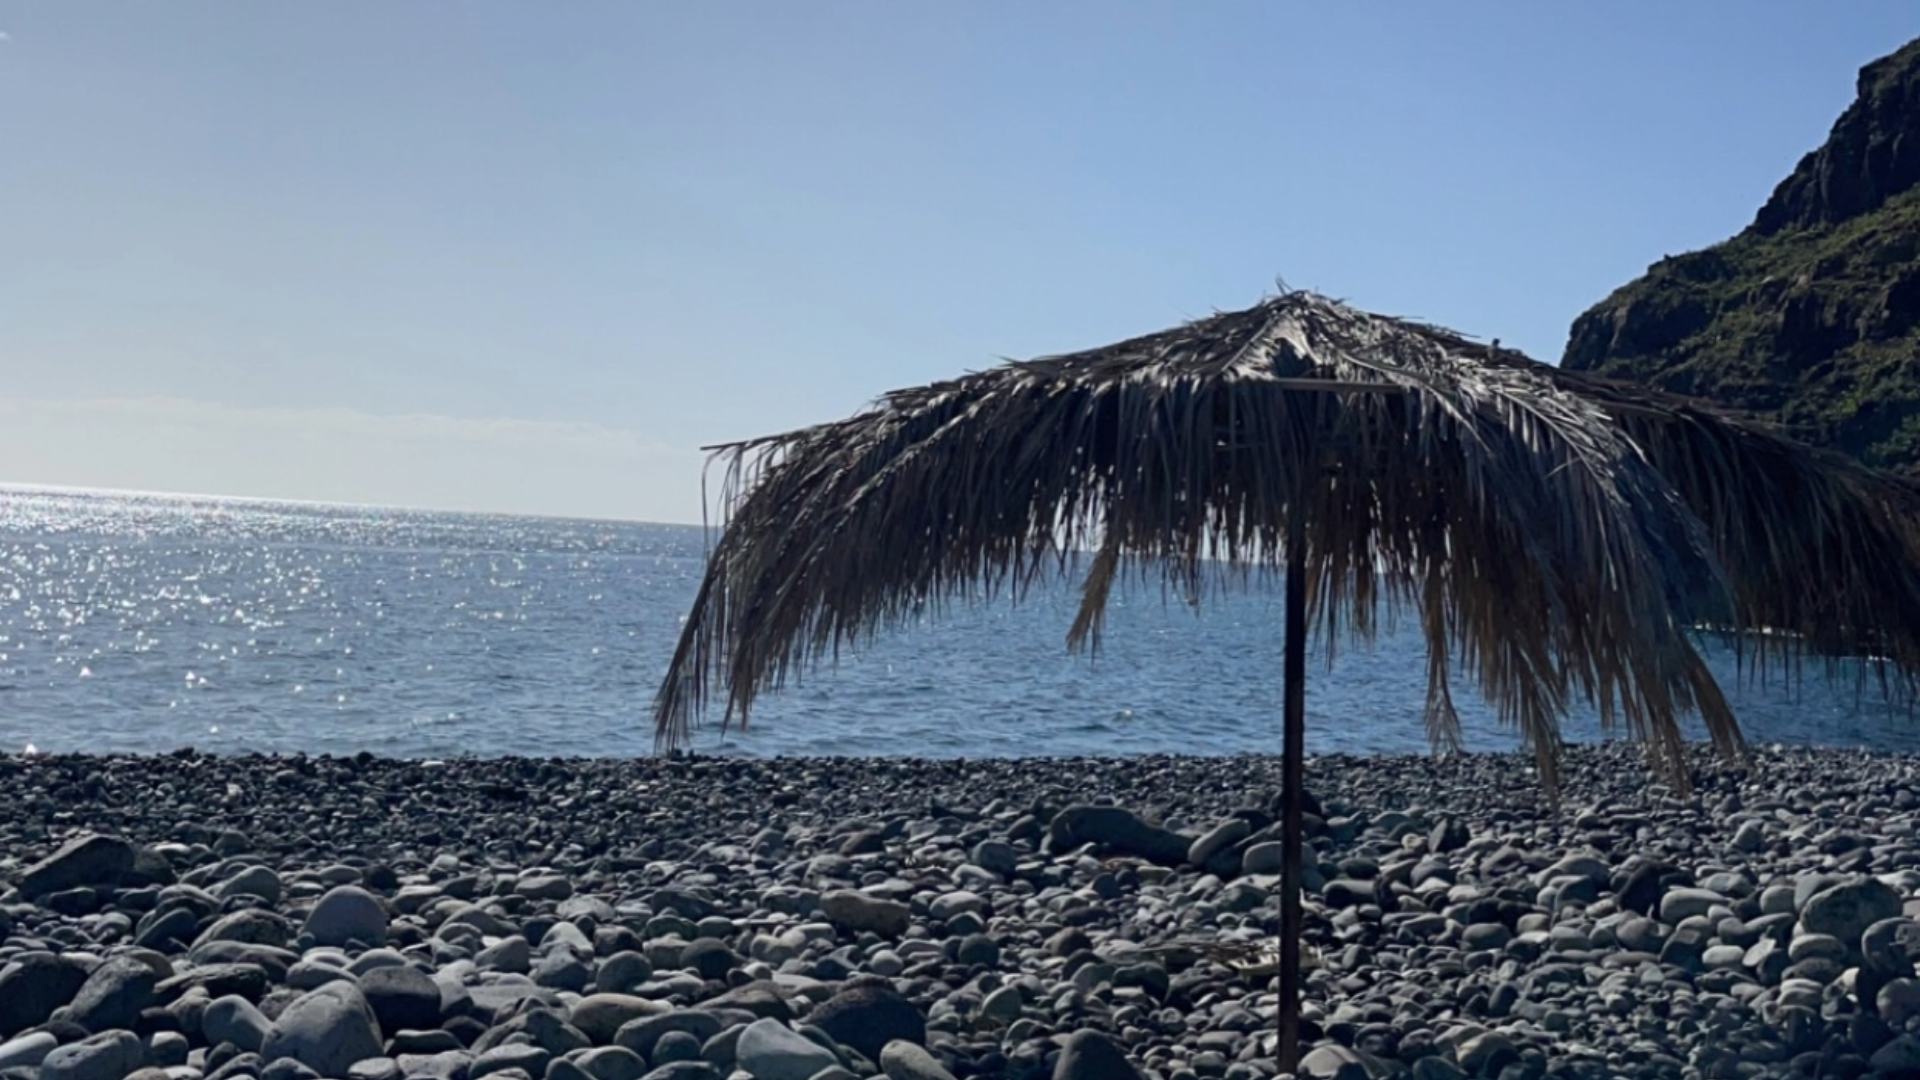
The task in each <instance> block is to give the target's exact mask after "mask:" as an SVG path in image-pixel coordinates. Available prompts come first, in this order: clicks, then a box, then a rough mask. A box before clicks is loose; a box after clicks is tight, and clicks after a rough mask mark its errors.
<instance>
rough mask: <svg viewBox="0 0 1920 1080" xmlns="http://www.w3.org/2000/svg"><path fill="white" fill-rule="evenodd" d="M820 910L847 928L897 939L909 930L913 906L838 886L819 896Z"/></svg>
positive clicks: (843, 927)
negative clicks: (838, 887)
mask: <svg viewBox="0 0 1920 1080" xmlns="http://www.w3.org/2000/svg"><path fill="white" fill-rule="evenodd" d="M820 913H821V914H822V915H825V916H826V917H827V919H828V921H830V922H832V923H833V924H834V925H836V926H839V927H840V928H842V929H844V930H850V931H852V932H854V933H856V934H858V933H873V934H878V935H880V936H881V937H888V938H894V937H899V936H900V935H902V934H904V933H906V932H907V926H908V924H909V923H910V922H911V921H912V918H913V909H912V908H909V907H908V906H907V905H905V904H903V903H900V902H899V901H897V900H886V899H883V898H881V897H877V896H869V895H867V894H866V893H863V892H858V891H856V890H853V889H836V890H834V891H833V892H829V893H827V894H825V895H823V896H821V898H820Z"/></svg>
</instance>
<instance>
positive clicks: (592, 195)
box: [0, 0, 1920, 521]
mask: <svg viewBox="0 0 1920 1080" xmlns="http://www.w3.org/2000/svg"><path fill="white" fill-rule="evenodd" d="M1917 25H1920V24H1916V21H1915V20H1914V18H1913V7H1912V4H1911V0H1879V2H1873V0H1850V2H1848V3H1845V4H1812V3H1806V2H1804V0H1776V2H1757V0H1743V2H1741V3H1737V4H1736V3H1732V2H1730V0H1722V2H1718V3H1713V2H1708V3H1693V4H1675V3H1672V2H1670V0H1650V2H1641V3H1622V2H1614V3H1607V4H1581V5H1573V4H1558V3H1554V4H1544V3H1534V2H1522V0H1510V2H1506V3H1471V2H1450V3H1446V4H1433V3H1426V2H1403V3H1385V2H1382V3H1306V2H1298V3H1290V2H1280V0H1262V2H1244V3H1229V2H1225V0H1208V2H1206V3H1177V2H1173V0H1163V2H1153V3H1144V2H1143V3H1132V2H1122V0H1097V2H1086V3H1070V2H1057V0H1056V2H1049V3H1044V4H1035V3H1026V2H1012V0H1006V2H990V0H970V2H967V3H947V4H925V3H898V2H880V0H873V2H853V0H813V2H808V3H792V2H787V0H767V2H761V3H749V2H744V0H743V2H725V3H695V2H681V3H672V2H668V0H660V2H647V3H626V2H622V3H603V4H595V3H585V2H569V3H566V4H533V3H515V4H496V3H479V2H472V0H462V2H460V3H452V2H439V3H424V2H422V3H406V4H391V3H359V4H355V3H341V2H337V0H336V2H328V3H314V4H299V5H295V4H252V3H239V2H227V3H214V2H201V3H175V4H112V5H108V4H93V3H84V2H61V3H46V2H38V0H35V2H29V0H0V376H3V378H0V481H11V482H27V483H43V484H75V485H86V486H104V487H130V488H139V489H151V490H172V491H188V492H199V493H217V494H238V495H256V496H269V497H286V498H301V499H324V500H334V501H348V502H377V503H394V504H403V505H413V506H429V507H452V508H468V509H492V510H508V511H520V512H530V513H557V514H578V515H587V516H599V517H621V518H637V519H641V520H654V521H694V520H698V519H699V516H700V472H701V463H702V461H703V457H702V455H701V454H700V453H699V451H698V449H697V448H698V447H699V446H701V445H702V444H706V443H712V442H716V441H721V440H726V439H731V438H738V437H744V436H750V435H758V434H765V433H770V432H773V431H779V430H784V429H787V428H791V427H797V426H800V425H804V424H808V423H813V422H816V421H821V420H828V419H832V418H835V417H837V416H840V415H842V414H845V413H848V412H851V411H853V410H855V409H857V408H859V407H861V406H862V405H864V404H865V403H867V402H868V401H870V400H871V399H872V398H873V397H875V396H876V395H877V394H879V393H880V392H882V391H885V390H888V389H892V388H894V387H898V386H905V385H911V384H915V383H920V382H925V381H928V380H931V379H935V378H939V377H942V376H945V375H950V374H953V373H956V372H959V371H962V370H966V369H971V368H979V367H984V366H988V365H990V364H992V363H994V362H996V360H997V359H998V358H1001V357H1008V356H1015V357H1018V356H1030V355H1035V354H1040V353H1049V352H1061V351H1067V350H1072V349H1077V348H1083V347H1089V346H1093V345H1099V344H1103V343H1106V342H1109V341H1113V340H1117V339H1119V338H1122V337H1127V336H1131V335H1133V334H1136V333H1143V332H1146V331H1150V330H1155V329H1159V328H1161V327H1163V326H1165V325H1168V324H1170V323H1173V322H1176V321H1179V320H1182V319H1185V318H1189V317H1193V316H1197V315H1202V314H1205V313H1207V312H1209V311H1211V310H1213V309H1215V308H1225V307H1237V306H1244V305H1245V304H1248V303H1251V302H1253V301H1255V300H1257V299H1258V298H1259V297H1260V296H1261V295H1262V294H1263V293H1264V292H1266V291H1268V290H1269V289H1270V288H1271V287H1272V285H1273V283H1274V281H1275V279H1276V278H1282V277H1283V278H1284V279H1285V280H1286V281H1287V283H1288V284H1290V285H1294V286H1302V287H1308V288H1314V289H1318V290H1320V291H1323V292H1328V293H1332V294H1334V295H1337V296H1340V297H1343V298H1346V299H1349V300H1351V301H1353V302H1355V303H1357V304H1360V305H1362V306H1364V307H1369V308H1373V309H1376V310H1381V311H1386V312H1390V313H1394V314H1403V315H1414V316H1419V317H1423V318H1427V319H1431V320H1434V321H1438V322H1442V323H1445V324H1447V325H1451V326H1454V327H1456V328H1458V329H1461V330H1465V331H1468V332H1470V333H1475V334H1480V335H1483V336H1489V337H1491V336H1498V337H1500V338H1501V339H1502V340H1503V341H1505V342H1507V343H1509V344H1513V345H1517V346H1519V347H1521V348H1524V349H1526V350H1527V351H1529V352H1531V353H1533V354H1534V355H1536V356H1538V357H1540V358H1542V359H1550V360H1551V359H1557V358H1558V356H1559V353H1560V350H1561V348H1562V346H1563V345H1564V343H1565V340H1566V331H1567V326H1568V324H1569V322H1570V321H1571V320H1572V318H1573V317H1574V316H1575V315H1576V314H1577V313H1579V312H1580V311H1581V310H1583V309H1584V308H1585V307H1587V306H1588V305H1590V304H1592V303H1593V302H1594V301H1596V300H1598V299H1600V298H1601V297H1603V296H1604V295H1606V293H1607V292H1609V291H1610V290H1611V289H1613V288H1614V287H1616V286H1618V285H1620V284H1622V283H1624V282H1625V281H1627V280H1628V279H1630V278H1632V277H1634V276H1635V275H1637V274H1638V273H1639V272H1640V271H1641V270H1642V269H1644V268H1645V266H1646V265H1647V264H1648V263H1650V262H1652V261H1654V260H1656V259H1658V258H1660V257H1662V256H1663V255H1666V254H1670V253H1678V252H1681V251H1685V250H1689V249H1692V248H1696V247H1699V246H1702V245H1704V244H1707V243H1711V242H1713V241H1716V240H1719V239H1721V238H1722V237H1725V236H1727V235H1729V234H1731V233H1733V232H1735V231H1737V230H1738V229H1739V228H1741V227H1742V226H1743V225H1745V224H1746V222H1747V221H1748V220H1749V219H1750V218H1751V216H1752V214H1753V212H1754V210H1755V209H1756V208H1757V207H1758V206H1759V205H1760V203H1761V202H1762V201H1764V200H1765V198H1766V197H1767V195H1768V193H1769V192H1770V191H1771V190H1772V187H1773V185H1774V184H1775V183H1776V182H1777V181H1779V180H1780V179H1781V178H1782V177H1783V176H1785V175H1786V173H1787V172H1788V170H1789V169H1791V168H1792V166H1793V164H1794V163H1795V161H1797V160H1798V159H1799V157H1800V155H1802V154H1803V153H1805V152H1807V151H1808V150H1811V149H1812V148H1813V147H1815V146H1816V145H1818V143H1819V142H1820V140H1821V139H1822V138H1823V137H1824V136H1825V134H1826V131H1827V129H1828V127H1829V126H1830V125H1831V124H1832V122H1833V119H1834V117H1835V116H1836V115H1838V113H1839V112H1840V110H1841V109H1842V108H1844V107H1845V105H1846V104H1847V102H1848V101H1849V100H1851V98H1852V94H1853V85H1854V76H1855V72H1856V69H1857V68H1858V67H1859V66H1860V65H1861V64H1862V63H1864V62H1866V61H1868V60H1870V59H1872V58H1874V57H1876V56H1879V55H1882V54H1884V53H1887V52H1890V51H1892V50H1893V49H1895V48H1897V47H1898V46H1899V45H1901V44H1902V43H1903V42H1904V41H1905V40H1906V39H1907V38H1908V37H1909V36H1911V35H1913V34H1914V33H1915V32H1916V26H1917Z"/></svg>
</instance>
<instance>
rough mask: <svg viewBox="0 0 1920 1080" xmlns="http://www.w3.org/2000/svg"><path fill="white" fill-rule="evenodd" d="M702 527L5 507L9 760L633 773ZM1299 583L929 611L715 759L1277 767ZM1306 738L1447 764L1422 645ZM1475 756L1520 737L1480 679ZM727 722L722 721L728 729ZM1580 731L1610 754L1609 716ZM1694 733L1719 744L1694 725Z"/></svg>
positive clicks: (19, 500)
mask: <svg viewBox="0 0 1920 1080" xmlns="http://www.w3.org/2000/svg"><path fill="white" fill-rule="evenodd" d="M706 540H707V537H706V535H705V534H704V533H703V531H702V530H701V529H699V528H697V527H688V526H675V525H647V524H635V523H622V522H599V521H574V520H557V519H551V518H532V517H510V516H500V515H480V514H457V513H438V512H426V511H406V510H390V509H380V508H372V507H348V506H321V505H311V504H296V503H279V502H263V501H254V500H237V499H212V498H192V497H181V496H171V495H139V494H125V493H108V492H85V491H71V490H53V489H30V488H0V751H9V752H17V751H20V750H22V749H24V748H25V747H27V746H28V745H30V744H31V745H32V746H34V747H36V748H37V749H39V750H41V751H46V752H56V751H94V752H105V751H167V750H172V749H176V748H178V747H182V746H193V747H196V748H199V749H202V750H206V751H212V752H241V751H266V752H280V753H291V752H298V751H305V752H309V753H323V752H324V753H334V754H349V753H354V752H357V751H361V750H369V751H372V752H374V753H377V754H389V755H401V756H415V757H450V756H458V755H481V756H489V755H503V754H529V755H540V756H548V755H569V756H571V755H635V754H642V753H647V752H650V751H651V749H652V746H653V741H652V729H651V726H650V719H649V706H650V703H651V702H652V699H653V694H654V691H655V689H656V687H657V686H658V684H659V681H660V679H661V677H662V675H663V673H664V672H665V669H666V665H667V660H668V658H669V656H671V654H672V650H673V646H674V642H675V639H676V637H677V635H678V634H679V632H680V627H681V624H682V620H683V618H684V617H685V614H686V611H687V608H688V605H689V604H690V603H691V601H692V599H693V593H694V589H695V586H696V584H697V581H698V575H699V573H700V568H701V561H702V556H703V552H704V550H705V544H706ZM1278 593H1279V590H1278V587H1277V584H1276V583H1272V582H1268V583H1259V582H1256V583H1255V584H1254V585H1253V586H1252V587H1251V588H1249V589H1246V590H1244V591H1239V590H1236V591H1229V592H1217V591H1216V592H1212V593H1209V594H1207V595H1206V596H1205V597H1204V598H1203V600H1202V602H1201V603H1200V604H1199V606H1198V607H1197V608H1195V607H1192V606H1189V605H1188V604H1187V603H1185V602H1183V601H1182V600H1181V599H1180V598H1179V597H1177V596H1176V597H1172V598H1168V597H1166V596H1163V594H1162V590H1161V589H1160V588H1159V587H1158V586H1157V585H1151V584H1149V585H1135V586H1133V587H1130V588H1123V589H1119V590H1116V594H1115V596H1114V598H1113V600H1112V602H1111V605H1110V609H1109V616H1108V620H1107V628H1106V634H1105V637H1104V640H1103V644H1102V648H1101V651H1100V652H1099V654H1098V655H1097V656H1093V657H1087V656H1083V655H1077V654H1073V653H1069V652H1068V651H1067V649H1066V646H1065V634H1066V629H1067V627H1068V625H1069V624H1070V623H1071V622H1072V618H1073V611H1074V606H1075V602H1076V599H1077V597H1076V594H1075V591H1074V588H1073V584H1072V583H1071V582H1058V583H1053V584H1051V585H1048V586H1046V587H1042V588H1040V589H1038V590H1036V591H1035V592H1034V593H1033V594H1032V595H1029V596H1028V597H1026V598H1025V599H1024V601H1023V602H1022V603H1020V604H1018V605H1015V604H1013V603H1012V602H1011V601H1009V600H1008V599H1007V598H1006V597H1005V596H998V597H995V596H983V597H981V598H980V599H979V602H977V603H972V604H956V605H953V606H950V607H947V608H946V609H944V610H937V611H936V610H928V611H925V612H922V613H921V614H919V615H918V616H917V617H916V618H915V619H914V620H913V621H912V622H911V623H910V624H908V625H904V626H900V627H898V628H895V629H892V630H885V631H882V632H881V633H879V634H878V635H877V636H876V637H875V638H874V640H872V641H871V642H869V643H864V644H863V645H861V646H860V647H858V648H856V649H851V650H848V651H845V652H843V653H842V654H841V656H840V657H839V660H838V662H837V664H834V665H831V666H825V667H821V668H819V669H818V670H815V671H811V672H809V673H807V674H806V675H805V677H804V678H803V679H802V680H801V681H800V682H799V683H798V684H793V685H788V686H787V687H785V688H783V689H781V690H778V691H776V692H772V693H769V694H768V695H767V696H765V697H764V698H762V699H761V703H760V704H759V705H758V706H757V707H756V710H755V713H754V715H753V718H752V724H751V726H750V727H748V728H746V729H744V730H741V729H738V728H735V729H732V730H729V731H728V732H727V733H726V734H725V735H724V737H723V736H722V735H721V733H720V732H719V731H718V730H717V728H716V727H713V726H709V727H706V728H703V729H702V730H701V731H700V732H699V734H698V738H697V740H696V743H695V747H694V749H696V750H697V751H700V752H707V753H744V754H755V755H772V754H835V755H840V754H845V755H869V754H909V755H925V756H941V757H951V756H1024V755H1054V754H1086V753H1136V752H1181V753H1197V754H1226V753H1235V752H1242V751H1266V752H1271V751H1274V750H1276V749H1277V748H1278V744H1279V737H1278V720H1277V716H1278V709H1279V702H1280V625H1281V620H1280V611H1279V596H1278ZM1710 658H1711V660H1712V662H1713V664H1714V666H1715V669H1716V671H1717V672H1719V673H1720V675H1721V680H1722V685H1723V686H1726V687H1727V688H1728V690H1729V695H1730V697H1731V698H1732V699H1733V702H1734V705H1735V707H1736V708H1737V709H1738V711H1739V713H1740V716H1741V720H1742V722H1743V724H1744V725H1745V728H1746V730H1747V733H1748V735H1749V737H1750V738H1753V739H1754V740H1756V741H1762V742H1786V743H1814V744H1824V745H1849V746H1867V747H1874V748H1884V749H1920V725H1916V724H1915V723H1914V722H1913V719H1912V718H1911V717H1910V716H1909V715H1908V714H1907V713H1906V712H1905V711H1904V710H1902V711H1895V710H1890V709H1888V708H1886V707H1884V706H1882V705H1880V704H1879V703H1878V702H1877V701H1875V700H1874V699H1873V698H1871V697H1868V698H1867V699H1866V700H1864V701H1859V700H1856V696H1855V694H1854V691H1853V687H1852V685H1851V684H1848V685H1847V686H1845V687H1843V688H1842V689H1840V690H1838V691H1836V690H1834V689H1832V688H1830V687H1829V686H1828V685H1827V684H1826V683H1825V682H1824V681H1823V680H1822V679H1820V678H1819V677H1818V676H1817V675H1815V674H1813V673H1811V672H1810V673H1809V675H1808V677H1807V681H1806V683H1805V685H1803V686H1798V687H1791V686H1787V685H1783V684H1782V683H1781V682H1780V681H1778V680H1775V681H1774V682H1771V683H1767V684H1762V685H1758V686H1755V685H1751V684H1750V682H1749V683H1743V684H1740V685H1735V683H1736V678H1735V676H1736V670H1735V664H1734V662H1733V660H1732V658H1731V656H1730V655H1728V654H1726V653H1725V651H1724V650H1721V651H1715V652H1711V653H1710ZM1308 673H1309V684H1308V688H1307V712H1308V723H1309V734H1308V748H1309V750H1310V751H1314V752H1331V751H1348V752H1361V753H1404V752H1423V751H1425V750H1426V749H1427V743H1426V735H1425V732H1424V729H1423V727H1422V724H1421V709H1422V705H1423V703H1424V701H1425V692H1426V686H1425V679H1426V661H1425V650H1424V645H1423V643H1422V642H1421V641H1420V640H1419V638H1418V637H1417V636H1415V635H1412V634H1394V635H1388V636H1383V637H1382V638H1381V640H1379V641H1378V642H1377V643H1376V644H1375V645H1374V646H1373V647H1372V648H1371V649H1358V648H1353V647H1348V646H1346V645H1345V643H1341V647H1340V648H1339V649H1338V651H1337V655H1336V661H1335V662H1334V663H1333V664H1332V666H1331V667H1330V668H1329V667H1328V665H1327V663H1326V657H1325V656H1324V654H1322V655H1319V656H1316V657H1313V658H1310V660H1309V667H1308ZM1455 694H1456V702H1457V704H1458V705H1459V708H1460V712H1461V719H1462V722H1463V727H1464V729H1465V732H1466V742H1467V746H1468V747H1469V748H1470V749H1485V750H1497V749H1509V748H1511V747H1512V746H1513V745H1514V740H1513V738H1512V736H1511V735H1510V734H1509V733H1507V732H1505V731H1503V730H1501V729H1500V728H1499V727H1498V725H1497V724H1496V723H1495V722H1494V718H1493V716H1492V715H1491V713H1490V712H1489V710H1488V709H1487V708H1486V707H1485V706H1484V705H1483V704H1482V703H1481V702H1480V700H1479V699H1478V698H1477V697H1476V696H1475V695H1474V694H1473V693H1472V691H1471V689H1470V688H1469V687H1467V686H1456V688H1455ZM716 719H717V718H716ZM1565 730H1566V732H1567V735H1568V737H1569V738H1571V739H1574V740H1588V739H1593V738H1598V737H1600V735H1601V733H1600V732H1599V729H1598V725H1597V722H1596V720H1595V718H1594V717H1593V716H1592V715H1591V713H1589V712H1577V713H1576V714H1575V715H1573V716H1572V717H1570V718H1569V720H1568V722H1567V724H1566V727H1565ZM1695 734H1697V732H1696V733H1695Z"/></svg>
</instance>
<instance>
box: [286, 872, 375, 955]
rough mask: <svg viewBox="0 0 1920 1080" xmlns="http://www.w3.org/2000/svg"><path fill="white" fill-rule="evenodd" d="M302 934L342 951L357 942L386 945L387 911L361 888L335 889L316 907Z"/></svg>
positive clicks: (341, 886) (320, 900)
mask: <svg viewBox="0 0 1920 1080" xmlns="http://www.w3.org/2000/svg"><path fill="white" fill-rule="evenodd" d="M301 932H302V933H303V934H305V935H307V936H308V937H310V938H312V939H313V941H314V943H315V944H317V945H331V946H335V947H341V946H344V945H347V944H348V943H349V942H355V941H357V942H359V943H360V944H362V945H384V944H386V941H387V909H386V907H385V906H383V905H382V904H381V903H380V898H379V897H377V896H375V895H373V894H372V893H370V892H368V891H367V890H365V889H363V888H361V887H360V886H358V885H336V886H334V887H333V888H331V889H329V890H327V892H326V894H325V895H323V896H321V897H320V899H319V901H318V902H316V903H315V904H314V905H313V910H312V911H311V912H309V913H308V914H307V921H306V924H305V926H304V927H302V929H301Z"/></svg>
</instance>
